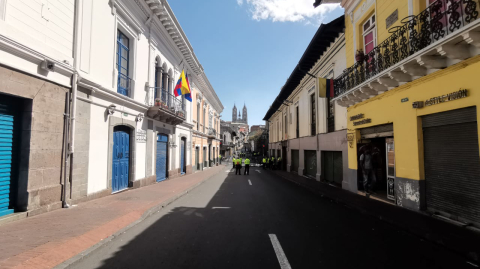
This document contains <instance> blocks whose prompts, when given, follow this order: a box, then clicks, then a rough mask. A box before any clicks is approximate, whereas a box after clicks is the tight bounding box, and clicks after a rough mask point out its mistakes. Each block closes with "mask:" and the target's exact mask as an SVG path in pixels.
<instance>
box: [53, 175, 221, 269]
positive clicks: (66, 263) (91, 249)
mask: <svg viewBox="0 0 480 269" xmlns="http://www.w3.org/2000/svg"><path fill="white" fill-rule="evenodd" d="M219 172H220V171H219ZM218 174H219V173H216V174H213V175H211V176H209V177H207V178H205V179H204V180H202V181H201V182H198V183H197V184H195V185H193V186H191V187H189V188H188V189H186V190H184V191H182V192H180V193H178V194H177V195H175V196H174V197H171V198H169V199H167V200H166V201H164V202H161V203H159V204H157V205H154V206H153V207H151V208H150V209H147V210H146V211H145V212H144V213H143V214H142V216H141V217H140V218H139V219H138V220H136V221H134V222H132V223H130V224H129V225H127V226H126V227H124V228H122V229H120V230H118V231H117V232H116V233H114V234H112V235H110V236H109V237H107V238H105V239H102V241H100V242H98V243H97V244H95V245H93V246H91V247H89V248H88V249H86V250H84V251H82V252H80V253H79V254H77V255H75V256H74V257H72V258H70V259H68V260H66V261H64V262H62V263H61V264H59V265H57V266H55V267H53V268H54V269H65V268H68V267H70V266H72V265H74V264H77V263H79V262H80V261H82V260H83V259H84V258H85V257H87V256H88V255H89V254H91V253H92V252H94V251H96V250H97V249H99V248H101V247H103V246H105V245H107V244H108V243H109V242H111V241H112V240H113V239H115V238H116V237H118V236H119V235H121V234H123V233H125V232H127V231H128V230H129V229H131V228H133V227H135V226H136V225H138V224H139V223H141V222H143V221H144V220H146V219H147V218H149V217H151V216H152V215H153V214H155V213H156V211H159V210H162V209H163V208H165V207H166V206H168V205H170V204H171V203H173V202H175V201H176V200H178V199H180V198H182V197H183V196H185V195H187V194H188V193H189V192H191V191H193V190H194V189H196V188H198V187H199V186H201V185H202V184H203V183H205V182H207V181H208V180H210V179H211V178H213V177H214V176H216V175H218Z"/></svg>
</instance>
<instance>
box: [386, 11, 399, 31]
mask: <svg viewBox="0 0 480 269" xmlns="http://www.w3.org/2000/svg"><path fill="white" fill-rule="evenodd" d="M396 21H398V9H396V10H395V11H394V12H393V13H392V14H390V16H388V17H387V19H386V20H385V23H386V25H387V29H388V28H390V26H392V25H393V24H394V23H395V22H396Z"/></svg>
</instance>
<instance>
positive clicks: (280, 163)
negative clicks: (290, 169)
mask: <svg viewBox="0 0 480 269" xmlns="http://www.w3.org/2000/svg"><path fill="white" fill-rule="evenodd" d="M281 165H282V156H280V157H278V159H277V169H278V170H282V169H281Z"/></svg>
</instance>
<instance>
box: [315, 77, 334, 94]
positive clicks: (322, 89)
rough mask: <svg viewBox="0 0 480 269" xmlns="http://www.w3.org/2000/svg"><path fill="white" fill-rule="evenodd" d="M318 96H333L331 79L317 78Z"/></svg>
mask: <svg viewBox="0 0 480 269" xmlns="http://www.w3.org/2000/svg"><path fill="white" fill-rule="evenodd" d="M318 89H319V91H318V97H322V98H328V97H330V98H332V97H333V96H334V87H333V79H325V78H318Z"/></svg>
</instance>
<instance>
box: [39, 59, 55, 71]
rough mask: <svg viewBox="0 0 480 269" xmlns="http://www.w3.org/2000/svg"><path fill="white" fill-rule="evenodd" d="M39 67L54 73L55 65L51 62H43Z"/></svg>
mask: <svg viewBox="0 0 480 269" xmlns="http://www.w3.org/2000/svg"><path fill="white" fill-rule="evenodd" d="M40 67H41V68H42V69H43V70H46V71H52V72H54V71H55V63H54V62H52V61H49V60H44V61H43V62H42V63H41V65H40Z"/></svg>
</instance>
